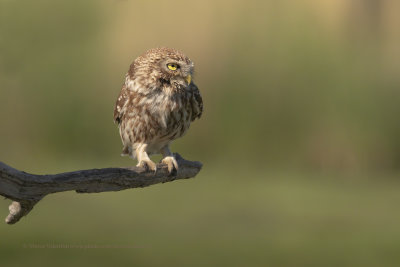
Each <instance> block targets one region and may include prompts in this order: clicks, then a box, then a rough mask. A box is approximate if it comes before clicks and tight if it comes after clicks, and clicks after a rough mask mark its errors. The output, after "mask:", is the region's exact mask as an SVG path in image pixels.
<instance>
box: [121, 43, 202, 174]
mask: <svg viewBox="0 0 400 267" xmlns="http://www.w3.org/2000/svg"><path fill="white" fill-rule="evenodd" d="M193 72H194V64H193V62H192V61H191V60H190V59H189V58H188V57H187V56H185V55H184V54H183V53H181V52H179V51H177V50H175V49H171V48H165V47H164V48H155V49H150V50H148V51H147V52H145V53H144V54H142V55H141V56H139V57H138V58H136V59H135V60H134V61H133V63H132V64H131V65H130V68H129V70H128V72H127V74H126V75H125V83H124V84H123V85H122V89H121V92H120V94H119V96H118V99H117V101H116V104H115V109H114V122H116V123H118V128H119V134H120V136H121V140H122V144H123V150H122V155H128V156H131V157H132V158H137V161H138V164H137V166H139V167H144V168H146V169H148V170H152V171H156V164H155V163H154V162H153V161H152V160H151V159H150V158H149V156H150V155H152V154H161V155H162V156H163V159H162V161H161V162H162V163H164V164H166V165H167V166H168V171H169V173H172V172H173V171H177V170H178V168H179V166H178V163H177V161H176V159H175V157H174V154H173V153H171V151H170V148H169V145H170V143H171V142H172V141H173V140H175V139H177V138H179V137H181V136H183V135H184V134H185V133H186V131H187V130H188V129H189V126H190V123H191V122H192V121H194V120H195V119H197V118H200V116H201V114H202V112H203V100H202V97H201V95H200V92H199V89H198V88H197V86H196V85H195V84H194V83H193V81H192V75H193Z"/></svg>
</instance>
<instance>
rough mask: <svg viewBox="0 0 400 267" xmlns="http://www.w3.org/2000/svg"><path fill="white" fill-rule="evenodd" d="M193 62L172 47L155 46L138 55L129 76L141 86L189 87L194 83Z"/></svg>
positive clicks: (149, 87)
mask: <svg viewBox="0 0 400 267" xmlns="http://www.w3.org/2000/svg"><path fill="white" fill-rule="evenodd" d="M193 72H194V64H193V62H192V61H191V60H190V59H189V58H188V57H187V56H185V55H184V54H183V53H181V52H179V51H177V50H175V49H172V48H165V47H163V48H155V49H150V50H148V51H146V52H145V53H144V54H143V55H141V56H140V57H138V58H137V59H136V60H135V61H134V62H133V64H132V65H131V67H130V70H129V72H128V75H129V78H130V79H131V80H132V81H135V82H136V83H137V84H138V85H139V86H141V87H145V88H148V89H151V88H171V86H172V88H177V89H183V88H187V87H188V86H189V85H190V83H192V75H193Z"/></svg>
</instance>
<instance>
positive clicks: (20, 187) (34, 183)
mask: <svg viewBox="0 0 400 267" xmlns="http://www.w3.org/2000/svg"><path fill="white" fill-rule="evenodd" d="M175 156H176V159H177V161H178V166H179V170H178V171H177V172H175V173H172V174H169V173H168V169H167V166H166V165H165V164H158V165H157V172H155V173H154V172H153V171H148V170H145V169H143V168H139V167H130V168H105V169H91V170H80V171H74V172H66V173H58V174H52V175H35V174H29V173H25V172H22V171H19V170H16V169H14V168H11V167H10V166H8V165H6V164H4V163H2V162H0V195H2V196H4V197H6V198H9V199H11V200H13V202H12V203H11V205H10V206H9V210H10V214H9V215H8V216H7V218H6V223H8V224H14V223H16V222H18V221H19V220H20V219H21V218H22V217H23V216H25V215H27V214H28V213H29V212H30V211H31V210H32V209H33V207H34V206H35V204H36V203H37V202H39V201H40V200H41V199H42V198H43V197H45V196H46V195H48V194H51V193H56V192H63V191H70V190H75V191H76V192H77V193H100V192H107V191H120V190H124V189H129V188H137V187H146V186H149V185H153V184H158V183H165V182H171V181H174V180H177V179H187V178H192V177H194V176H196V175H197V173H199V171H200V170H201V167H202V164H201V163H200V162H197V161H187V160H185V159H183V158H182V157H181V156H180V155H179V154H175Z"/></svg>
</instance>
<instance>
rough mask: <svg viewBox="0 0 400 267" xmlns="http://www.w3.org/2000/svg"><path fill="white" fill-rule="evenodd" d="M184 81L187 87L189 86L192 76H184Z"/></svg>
mask: <svg viewBox="0 0 400 267" xmlns="http://www.w3.org/2000/svg"><path fill="white" fill-rule="evenodd" d="M186 81H187V84H188V85H189V84H190V82H191V81H192V75H190V74H189V75H188V76H186Z"/></svg>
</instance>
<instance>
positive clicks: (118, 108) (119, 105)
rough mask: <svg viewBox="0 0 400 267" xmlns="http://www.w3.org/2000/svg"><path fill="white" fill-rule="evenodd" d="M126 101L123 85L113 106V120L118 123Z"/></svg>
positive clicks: (126, 95)
mask: <svg viewBox="0 0 400 267" xmlns="http://www.w3.org/2000/svg"><path fill="white" fill-rule="evenodd" d="M127 102H128V94H127V91H126V88H125V85H124V86H123V87H122V89H121V92H120V93H119V96H118V99H117V102H116V103H115V107H114V122H117V123H118V124H120V123H121V119H122V116H123V115H124V111H125V110H126V108H125V106H126V104H127Z"/></svg>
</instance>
